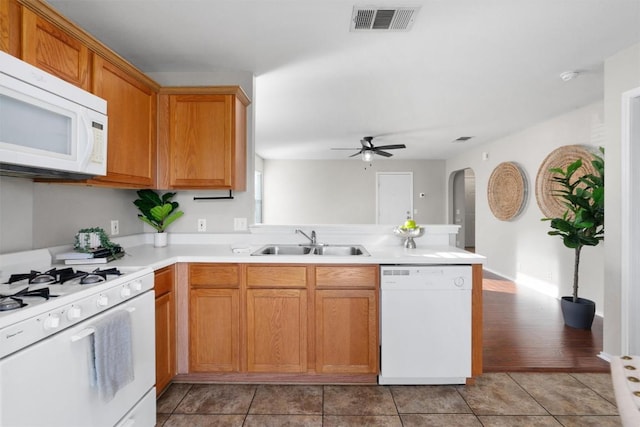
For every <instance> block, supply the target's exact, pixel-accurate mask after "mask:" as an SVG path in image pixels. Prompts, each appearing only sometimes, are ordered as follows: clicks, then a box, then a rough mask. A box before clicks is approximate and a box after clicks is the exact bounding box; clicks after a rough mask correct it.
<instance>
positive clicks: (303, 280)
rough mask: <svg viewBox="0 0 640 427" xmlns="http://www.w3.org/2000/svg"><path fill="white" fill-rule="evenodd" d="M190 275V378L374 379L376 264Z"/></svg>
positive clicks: (201, 270) (218, 268)
mask: <svg viewBox="0 0 640 427" xmlns="http://www.w3.org/2000/svg"><path fill="white" fill-rule="evenodd" d="M188 271H189V273H188V275H189V291H188V300H189V301H188V307H189V311H188V316H186V317H188V319H189V328H188V332H189V339H188V342H189V351H188V372H189V373H190V374H199V373H207V374H229V375H225V376H224V377H216V378H223V379H224V380H233V378H240V380H244V381H249V380H251V378H255V377H252V376H251V375H262V376H261V377H260V378H267V377H264V375H267V376H268V375H269V374H276V375H283V374H287V375H302V376H307V377H305V378H308V376H313V375H317V374H324V375H328V374H331V375H337V376H341V377H342V378H344V376H345V375H358V374H367V375H368V378H375V375H376V374H377V372H378V273H377V272H378V266H377V265H365V266H362V265H359V266H353V265H351V266H343V265H323V266H316V265H313V264H309V265H302V264H205V263H202V264H190V265H189V269H188ZM181 366H182V365H181ZM232 374H237V375H236V376H235V377H234V376H233V375H232ZM230 375H231V376H230ZM374 381H375V379H374Z"/></svg>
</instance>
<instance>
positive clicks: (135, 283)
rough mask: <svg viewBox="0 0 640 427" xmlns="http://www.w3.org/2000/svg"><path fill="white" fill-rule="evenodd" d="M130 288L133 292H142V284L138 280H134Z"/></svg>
mask: <svg viewBox="0 0 640 427" xmlns="http://www.w3.org/2000/svg"><path fill="white" fill-rule="evenodd" d="M131 287H132V288H133V290H134V291H136V292H140V291H141V290H142V282H141V281H140V280H135V281H133V282H132V283H131Z"/></svg>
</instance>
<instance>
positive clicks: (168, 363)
mask: <svg viewBox="0 0 640 427" xmlns="http://www.w3.org/2000/svg"><path fill="white" fill-rule="evenodd" d="M174 277H175V268H174V267H173V266H171V267H166V268H163V269H161V270H158V271H156V273H155V286H154V291H155V293H156V393H157V394H160V393H161V392H162V391H163V390H164V388H165V387H166V386H167V385H169V383H170V382H171V380H172V379H173V377H174V375H175V374H176V302H175V291H174V284H175V280H174Z"/></svg>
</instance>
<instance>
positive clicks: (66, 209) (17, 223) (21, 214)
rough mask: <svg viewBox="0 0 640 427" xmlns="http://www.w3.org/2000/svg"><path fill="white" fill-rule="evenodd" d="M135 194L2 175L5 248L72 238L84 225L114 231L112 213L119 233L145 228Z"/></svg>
mask: <svg viewBox="0 0 640 427" xmlns="http://www.w3.org/2000/svg"><path fill="white" fill-rule="evenodd" d="M135 198H136V196H135V192H134V191H132V190H117V189H110V188H96V187H87V186H80V185H63V184H45V183H34V182H32V181H31V180H30V179H26V178H13V177H5V176H3V177H0V253H8V252H18V251H24V250H30V249H35V248H44V247H49V246H56V245H64V244H72V243H73V240H74V236H75V234H76V232H77V231H78V230H79V229H81V228H88V227H102V228H103V229H104V230H105V231H106V232H107V233H109V232H110V228H111V220H112V219H117V220H118V221H119V223H120V224H119V225H120V235H123V236H125V235H129V234H137V233H140V232H141V231H142V222H140V221H139V220H138V218H137V211H138V210H137V208H136V207H135V206H134V205H133V201H134V200H135Z"/></svg>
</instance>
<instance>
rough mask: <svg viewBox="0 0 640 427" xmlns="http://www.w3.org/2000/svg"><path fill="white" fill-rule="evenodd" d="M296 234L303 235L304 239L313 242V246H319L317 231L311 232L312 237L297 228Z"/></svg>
mask: <svg viewBox="0 0 640 427" xmlns="http://www.w3.org/2000/svg"><path fill="white" fill-rule="evenodd" d="M296 233H299V234H302V235H303V236H304V237H306V238H307V239H309V240H310V241H311V244H312V245H314V246H315V245H317V244H318V240H317V238H316V231H315V230H311V237H309V236H307V234H306V233H305V232H304V231H302V230H300V229H299V228H296Z"/></svg>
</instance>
